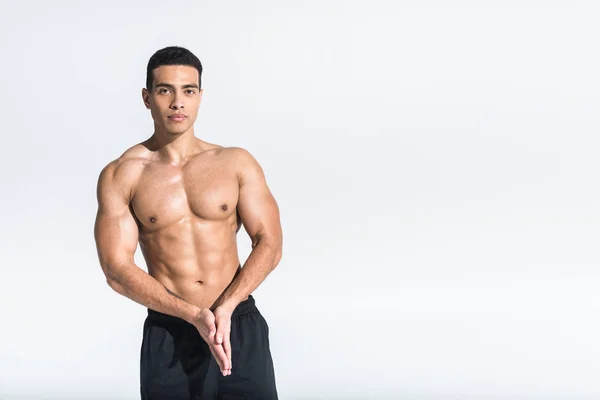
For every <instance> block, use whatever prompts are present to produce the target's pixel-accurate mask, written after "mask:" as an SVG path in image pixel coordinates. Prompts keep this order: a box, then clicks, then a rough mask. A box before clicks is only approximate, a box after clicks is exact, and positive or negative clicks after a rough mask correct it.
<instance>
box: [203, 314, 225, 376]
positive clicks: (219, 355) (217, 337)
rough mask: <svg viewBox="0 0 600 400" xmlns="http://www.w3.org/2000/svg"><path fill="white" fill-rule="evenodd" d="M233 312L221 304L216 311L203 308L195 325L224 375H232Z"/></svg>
mask: <svg viewBox="0 0 600 400" xmlns="http://www.w3.org/2000/svg"><path fill="white" fill-rule="evenodd" d="M231 314H232V311H231V310H229V309H227V308H225V307H223V306H219V307H217V308H215V311H214V312H213V311H211V310H210V309H208V308H203V309H202V310H200V312H199V313H198V316H197V318H196V321H195V323H194V326H195V327H196V329H198V332H199V333H200V336H202V339H204V341H205V342H206V343H207V344H208V347H209V348H210V351H211V353H212V355H213V357H215V360H216V361H217V364H218V365H219V368H220V369H221V373H222V374H223V376H227V375H231V368H232V364H231V341H230V337H229V336H230V333H231Z"/></svg>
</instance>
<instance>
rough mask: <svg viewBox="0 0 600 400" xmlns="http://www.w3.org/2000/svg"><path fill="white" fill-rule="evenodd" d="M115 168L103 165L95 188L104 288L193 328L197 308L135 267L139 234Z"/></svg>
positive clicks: (124, 180) (123, 176) (125, 185)
mask: <svg viewBox="0 0 600 400" xmlns="http://www.w3.org/2000/svg"><path fill="white" fill-rule="evenodd" d="M118 168H119V166H118V164H116V162H112V163H110V164H109V165H107V166H106V167H105V168H104V169H103V170H102V172H101V173H100V177H99V178H98V187H97V197H98V213H97V215H96V221H95V225H94V237H95V240H96V248H97V251H98V258H99V260H100V265H101V267H102V271H103V272H104V275H105V276H106V280H107V282H108V285H109V286H110V287H111V288H112V289H114V290H115V291H116V292H117V293H119V294H121V295H123V296H125V297H128V298H130V299H131V300H133V301H135V302H137V303H139V304H141V305H144V306H146V307H148V308H151V309H153V310H156V311H159V312H162V313H164V314H169V315H174V316H176V317H179V318H182V319H184V320H186V321H188V322H190V323H192V324H194V325H197V321H198V318H199V314H200V311H201V309H200V308H199V307H197V306H195V305H193V304H190V303H188V302H186V301H185V300H183V299H181V298H180V297H178V296H177V295H175V294H174V293H172V292H169V291H168V289H166V287H165V286H163V285H162V284H161V283H160V282H159V281H157V280H156V279H155V278H154V277H152V276H151V275H149V274H148V273H147V272H146V271H144V270H142V269H141V268H140V267H138V266H137V265H136V264H135V262H134V254H135V250H136V248H137V242H138V235H139V232H138V227H137V224H136V222H135V219H134V217H133V215H132V214H131V211H130V208H129V201H130V199H129V188H130V187H131V182H128V180H130V178H128V174H127V172H126V171H123V170H120V171H119V170H118ZM121 168H123V167H121Z"/></svg>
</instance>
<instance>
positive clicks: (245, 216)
mask: <svg viewBox="0 0 600 400" xmlns="http://www.w3.org/2000/svg"><path fill="white" fill-rule="evenodd" d="M242 156H243V158H244V162H243V163H242V165H243V168H241V170H240V172H239V179H240V194H239V201H238V212H239V215H240V218H241V220H242V223H243V224H244V229H245V230H246V232H247V233H248V235H249V236H250V238H251V239H252V245H253V246H254V245H255V244H256V243H257V242H258V241H259V240H261V239H268V240H270V241H272V242H273V243H274V244H275V245H277V246H280V244H281V224H280V217H279V206H278V205H277V202H276V200H275V198H274V197H273V194H272V193H271V190H270V189H269V187H268V185H267V182H266V179H265V175H264V172H263V170H262V168H261V166H260V165H259V164H258V162H257V161H256V160H255V159H254V158H253V157H252V156H251V155H250V154H249V153H247V152H245V151H243V154H242Z"/></svg>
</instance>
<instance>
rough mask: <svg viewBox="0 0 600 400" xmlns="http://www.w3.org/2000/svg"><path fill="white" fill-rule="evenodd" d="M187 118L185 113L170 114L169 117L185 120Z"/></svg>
mask: <svg viewBox="0 0 600 400" xmlns="http://www.w3.org/2000/svg"><path fill="white" fill-rule="evenodd" d="M186 118H187V116H185V115H183V114H176V115H169V119H173V120H175V121H183V120H184V119H186Z"/></svg>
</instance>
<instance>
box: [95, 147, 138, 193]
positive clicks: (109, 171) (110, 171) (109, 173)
mask: <svg viewBox="0 0 600 400" xmlns="http://www.w3.org/2000/svg"><path fill="white" fill-rule="evenodd" d="M149 154H150V151H149V150H148V149H147V148H146V147H145V146H144V145H143V144H142V143H138V144H135V145H133V146H131V147H130V148H128V149H127V150H125V151H124V152H123V153H122V154H121V155H120V156H119V157H118V158H116V159H114V160H112V161H110V162H109V163H108V164H107V165H106V166H105V167H104V168H103V169H102V171H101V172H100V180H101V181H102V180H104V181H114V182H115V183H118V184H121V185H124V184H132V183H133V182H134V181H135V180H136V178H137V177H139V174H140V173H141V171H142V170H143V169H144V167H145V166H146V165H147V164H148V163H149V161H150V159H149Z"/></svg>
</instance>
